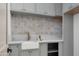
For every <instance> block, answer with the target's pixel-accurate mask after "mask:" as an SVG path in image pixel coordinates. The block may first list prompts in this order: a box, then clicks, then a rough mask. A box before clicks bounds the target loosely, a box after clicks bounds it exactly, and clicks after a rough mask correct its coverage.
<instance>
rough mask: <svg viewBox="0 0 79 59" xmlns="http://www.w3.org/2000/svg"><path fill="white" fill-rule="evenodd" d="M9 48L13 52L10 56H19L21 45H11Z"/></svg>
mask: <svg viewBox="0 0 79 59" xmlns="http://www.w3.org/2000/svg"><path fill="white" fill-rule="evenodd" d="M9 48H10V49H11V50H12V51H11V52H10V53H8V55H9V56H19V55H20V54H19V52H20V49H21V48H20V45H19V44H11V45H9Z"/></svg>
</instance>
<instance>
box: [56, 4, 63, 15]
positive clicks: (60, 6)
mask: <svg viewBox="0 0 79 59" xmlns="http://www.w3.org/2000/svg"><path fill="white" fill-rule="evenodd" d="M55 16H62V4H61V3H55Z"/></svg>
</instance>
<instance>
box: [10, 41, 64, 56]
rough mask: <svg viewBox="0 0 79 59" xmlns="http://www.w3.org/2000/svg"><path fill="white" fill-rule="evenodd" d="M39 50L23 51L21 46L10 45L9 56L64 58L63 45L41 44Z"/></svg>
mask: <svg viewBox="0 0 79 59" xmlns="http://www.w3.org/2000/svg"><path fill="white" fill-rule="evenodd" d="M39 44H40V45H39V49H29V50H22V49H21V44H10V45H9V48H10V49H11V50H12V52H10V53H9V56H62V43H61V42H59V43H39Z"/></svg>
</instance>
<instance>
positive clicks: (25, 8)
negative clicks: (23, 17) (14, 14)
mask: <svg viewBox="0 0 79 59" xmlns="http://www.w3.org/2000/svg"><path fill="white" fill-rule="evenodd" d="M10 7H11V10H12V11H20V12H27V13H35V4H34V3H11V4H10Z"/></svg>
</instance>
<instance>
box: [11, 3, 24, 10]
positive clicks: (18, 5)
mask: <svg viewBox="0 0 79 59" xmlns="http://www.w3.org/2000/svg"><path fill="white" fill-rule="evenodd" d="M10 9H11V10H12V11H22V10H23V3H11V4H10Z"/></svg>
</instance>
